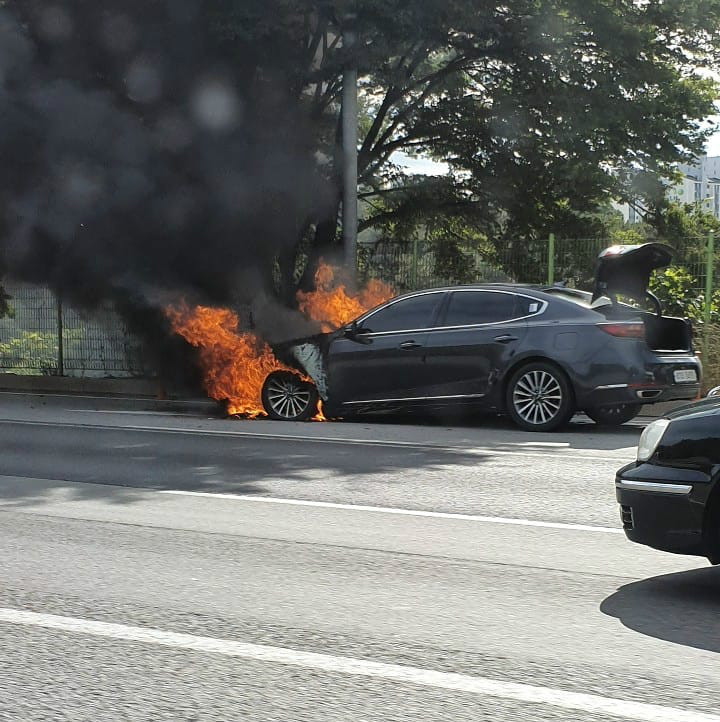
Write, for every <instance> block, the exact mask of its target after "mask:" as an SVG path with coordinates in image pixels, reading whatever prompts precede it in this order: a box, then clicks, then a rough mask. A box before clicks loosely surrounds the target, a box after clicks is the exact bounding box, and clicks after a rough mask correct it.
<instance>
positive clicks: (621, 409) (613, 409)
mask: <svg viewBox="0 0 720 722" xmlns="http://www.w3.org/2000/svg"><path fill="white" fill-rule="evenodd" d="M641 408H642V406H640V405H639V404H615V405H614V406H596V407H595V408H592V409H585V413H586V414H587V415H588V416H589V417H590V418H591V419H592V420H593V421H594V422H595V423H596V424H600V425H601V426H620V424H624V423H625V422H626V421H631V420H632V419H634V418H635V417H636V416H637V415H638V414H639V413H640V409H641Z"/></svg>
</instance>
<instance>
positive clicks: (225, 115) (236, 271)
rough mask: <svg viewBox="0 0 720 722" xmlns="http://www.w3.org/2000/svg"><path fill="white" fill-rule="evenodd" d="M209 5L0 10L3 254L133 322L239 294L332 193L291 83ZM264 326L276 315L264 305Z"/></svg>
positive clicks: (254, 293)
mask: <svg viewBox="0 0 720 722" xmlns="http://www.w3.org/2000/svg"><path fill="white" fill-rule="evenodd" d="M213 7H214V3H212V2H208V3H203V2H201V0H173V2H167V3H166V2H148V1H147V0H143V1H142V2H139V1H137V0H122V1H120V0H103V2H97V3H86V2H80V1H79V0H71V1H69V2H68V1H66V2H63V3H62V4H60V3H58V4H55V5H53V4H51V3H48V2H34V1H33V0H22V2H13V1H12V0H9V2H7V3H6V4H5V6H4V7H3V8H0V157H1V158H2V161H3V168H2V173H0V254H1V255H0V259H1V260H0V262H1V263H2V269H1V270H2V271H3V273H4V274H5V275H6V276H8V277H12V278H15V279H18V280H24V281H30V282H38V283H45V284H48V285H50V286H51V287H52V288H53V289H54V290H56V291H57V292H59V293H61V294H62V296H63V297H64V298H65V299H67V300H68V301H70V302H71V303H74V304H77V305H80V306H83V307H88V308H92V307H94V306H97V305H98V304H100V303H103V302H106V301H112V302H113V303H114V304H115V306H116V308H117V309H118V310H119V311H120V312H121V313H122V314H124V316H125V317H126V319H127V320H128V321H129V322H130V324H131V326H132V327H133V328H134V330H136V331H139V332H141V333H144V335H145V336H146V337H152V336H153V335H154V334H156V333H157V331H158V329H160V328H161V327H163V328H164V325H165V324H166V319H165V316H164V314H163V313H162V309H163V308H164V307H165V306H166V304H168V303H170V302H175V301H177V300H178V299H180V298H182V299H184V300H185V301H186V302H188V303H191V304H194V303H208V304H238V303H250V302H252V301H253V300H255V299H257V298H258V297H259V296H262V295H263V294H265V293H267V291H268V289H269V288H270V286H271V285H272V271H273V263H274V258H275V257H276V256H277V254H278V253H281V252H282V251H283V249H284V248H286V247H291V246H293V245H294V244H295V243H296V242H297V239H298V237H299V236H300V235H301V234H302V232H303V229H304V228H305V227H306V226H307V224H308V223H309V222H311V219H312V218H314V217H316V216H317V215H318V213H319V212H321V210H322V208H323V204H325V203H326V202H327V200H328V198H329V195H330V193H329V189H328V188H327V187H326V185H325V182H324V181H323V180H322V178H321V176H320V175H319V173H318V172H317V168H316V161H315V159H314V157H313V154H312V147H313V146H312V143H311V142H310V133H309V129H308V126H307V125H306V122H305V119H304V118H303V116H302V113H301V111H300V104H299V103H298V100H297V98H293V97H292V93H291V92H290V90H289V89H288V88H286V87H285V86H284V84H283V82H282V79H281V78H279V77H278V76H277V75H272V76H270V75H268V74H264V73H263V72H262V69H261V68H258V67H257V66H256V64H255V63H254V61H253V53H252V52H251V49H249V48H246V47H244V46H243V44H242V41H241V40H237V39H233V40H232V42H231V41H228V40H226V39H224V38H223V37H221V36H218V35H217V33H215V28H216V26H215V22H216V17H215V16H214V15H213ZM259 315H260V316H261V317H262V318H264V319H265V323H266V324H267V325H268V326H269V327H272V326H273V325H274V323H273V318H272V313H268V312H267V307H266V308H265V313H264V314H259Z"/></svg>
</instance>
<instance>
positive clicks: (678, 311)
mask: <svg viewBox="0 0 720 722" xmlns="http://www.w3.org/2000/svg"><path fill="white" fill-rule="evenodd" d="M697 288H698V279H697V278H695V277H693V275H692V274H691V273H690V272H689V271H688V270H687V268H683V267H682V266H670V267H669V268H666V269H664V270H662V271H658V272H656V273H654V274H653V277H652V279H651V281H650V290H651V291H652V292H653V293H654V294H655V295H656V296H657V297H658V298H659V299H660V302H661V303H662V305H663V311H664V313H666V314H668V315H670V316H680V317H685V318H690V319H692V320H693V321H702V320H703V318H704V313H705V294H704V293H699V292H698V290H697ZM712 316H713V319H712V320H713V321H717V320H720V291H718V292H717V293H715V294H714V296H713V304H712Z"/></svg>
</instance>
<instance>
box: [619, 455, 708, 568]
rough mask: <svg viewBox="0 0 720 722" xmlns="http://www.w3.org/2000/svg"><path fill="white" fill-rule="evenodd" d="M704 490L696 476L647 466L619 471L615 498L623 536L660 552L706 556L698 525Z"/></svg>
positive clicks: (705, 484)
mask: <svg viewBox="0 0 720 722" xmlns="http://www.w3.org/2000/svg"><path fill="white" fill-rule="evenodd" d="M658 477H659V478H658ZM709 488H710V479H709V478H708V477H706V476H705V475H704V474H699V472H696V471H688V470H684V469H667V468H663V469H659V468H658V467H655V466H653V465H651V464H629V465H628V466H626V467H624V468H622V469H620V471H619V472H618V474H617V476H616V479H615V496H616V499H617V501H618V504H620V516H621V519H622V522H623V529H624V530H625V535H626V536H627V538H628V539H630V541H633V542H636V543H638V544H644V545H646V546H650V547H652V548H654V549H659V550H661V551H666V552H672V553H674V554H692V555H699V556H706V549H705V544H704V541H703V523H704V519H705V501H706V499H707V495H708V490H709Z"/></svg>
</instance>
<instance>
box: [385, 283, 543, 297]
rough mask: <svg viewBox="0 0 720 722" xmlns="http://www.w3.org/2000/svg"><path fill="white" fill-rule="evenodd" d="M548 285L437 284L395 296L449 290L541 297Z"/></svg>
mask: <svg viewBox="0 0 720 722" xmlns="http://www.w3.org/2000/svg"><path fill="white" fill-rule="evenodd" d="M545 288H546V287H542V286H538V285H534V284H530V283H468V284H461V285H457V286H437V287H435V288H418V289H416V290H415V291H407V292H406V293H402V294H399V295H398V296H395V298H406V297H408V296H416V295H418V294H421V293H438V292H445V293H447V292H449V291H507V292H508V293H520V292H522V293H525V292H530V294H531V295H536V294H537V295H538V296H540V297H543V296H546V295H547V294H545V293H544V290H545ZM393 300H395V299H393Z"/></svg>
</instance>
